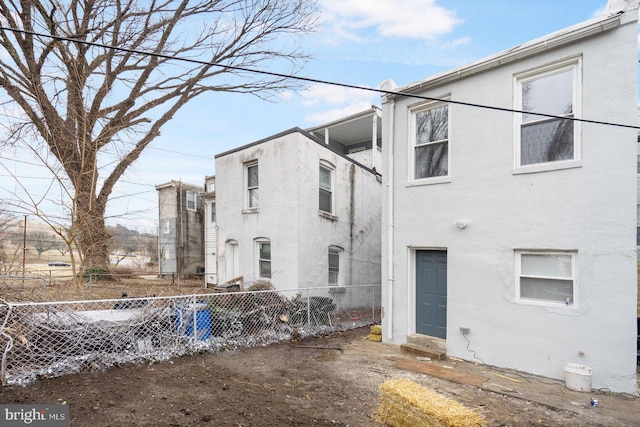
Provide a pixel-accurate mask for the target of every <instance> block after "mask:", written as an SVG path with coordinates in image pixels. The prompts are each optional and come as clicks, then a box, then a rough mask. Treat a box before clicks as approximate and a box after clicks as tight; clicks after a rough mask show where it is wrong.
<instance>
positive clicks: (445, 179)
mask: <svg viewBox="0 0 640 427" xmlns="http://www.w3.org/2000/svg"><path fill="white" fill-rule="evenodd" d="M450 182H451V177H450V176H448V175H447V176H438V177H434V178H422V179H416V180H415V181H409V182H408V183H407V187H418V186H421V185H434V184H447V183H450Z"/></svg>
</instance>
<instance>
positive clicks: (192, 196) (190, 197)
mask: <svg viewBox="0 0 640 427" xmlns="http://www.w3.org/2000/svg"><path fill="white" fill-rule="evenodd" d="M187 210H190V211H195V210H196V193H194V192H193V191H189V190H187Z"/></svg>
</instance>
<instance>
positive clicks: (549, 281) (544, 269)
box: [516, 251, 577, 305]
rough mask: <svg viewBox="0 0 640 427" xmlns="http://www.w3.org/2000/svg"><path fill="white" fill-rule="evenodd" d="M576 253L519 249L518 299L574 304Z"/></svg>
mask: <svg viewBox="0 0 640 427" xmlns="http://www.w3.org/2000/svg"><path fill="white" fill-rule="evenodd" d="M576 255H577V253H576V252H563V251H558V252H537V251H536V252H528V251H516V282H517V284H516V293H517V298H518V299H519V300H523V301H524V300H526V301H537V302H551V303H562V304H570V305H571V304H574V302H575V294H576Z"/></svg>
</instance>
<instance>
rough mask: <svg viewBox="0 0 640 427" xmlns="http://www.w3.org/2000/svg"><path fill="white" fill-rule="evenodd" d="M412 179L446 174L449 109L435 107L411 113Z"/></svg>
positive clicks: (447, 166) (446, 106) (442, 106)
mask: <svg viewBox="0 0 640 427" xmlns="http://www.w3.org/2000/svg"><path fill="white" fill-rule="evenodd" d="M411 125H412V128H413V129H412V137H413V153H412V154H413V179H414V180H419V179H425V178H433V177H440V176H447V175H448V174H449V106H448V105H446V104H436V105H435V106H430V107H429V108H422V109H420V110H415V111H413V112H412V114H411Z"/></svg>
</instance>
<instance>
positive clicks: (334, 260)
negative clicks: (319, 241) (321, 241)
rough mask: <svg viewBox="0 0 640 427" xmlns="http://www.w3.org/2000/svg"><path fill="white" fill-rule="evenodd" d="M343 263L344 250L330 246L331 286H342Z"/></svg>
mask: <svg viewBox="0 0 640 427" xmlns="http://www.w3.org/2000/svg"><path fill="white" fill-rule="evenodd" d="M341 261H342V249H341V248H339V247H337V246H329V286H338V285H340V284H341V279H342V276H341V275H340V263H341Z"/></svg>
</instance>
